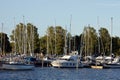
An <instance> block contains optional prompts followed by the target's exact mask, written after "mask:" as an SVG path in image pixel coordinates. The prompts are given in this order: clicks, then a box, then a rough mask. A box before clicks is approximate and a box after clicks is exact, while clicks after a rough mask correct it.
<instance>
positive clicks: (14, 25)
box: [14, 17, 16, 54]
mask: <svg viewBox="0 0 120 80" xmlns="http://www.w3.org/2000/svg"><path fill="white" fill-rule="evenodd" d="M15 27H16V26H15V17H14V28H15ZM14 44H15V45H14V47H15V50H14V51H15V54H16V31H15V30H14Z"/></svg>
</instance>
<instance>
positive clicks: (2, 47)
mask: <svg viewBox="0 0 120 80" xmlns="http://www.w3.org/2000/svg"><path fill="white" fill-rule="evenodd" d="M1 52H2V55H3V23H2V31H1Z"/></svg>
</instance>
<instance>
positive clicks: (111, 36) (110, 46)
mask: <svg viewBox="0 0 120 80" xmlns="http://www.w3.org/2000/svg"><path fill="white" fill-rule="evenodd" d="M112 28H113V17H111V28H110V29H111V45H110V54H111V56H112V30H113V29H112Z"/></svg>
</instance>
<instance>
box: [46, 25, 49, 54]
mask: <svg viewBox="0 0 120 80" xmlns="http://www.w3.org/2000/svg"><path fill="white" fill-rule="evenodd" d="M48 28H49V26H48ZM48 32H49V31H48V29H47V33H46V35H47V55H48V53H49V43H48Z"/></svg>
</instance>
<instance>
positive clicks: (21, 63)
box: [2, 21, 34, 70]
mask: <svg viewBox="0 0 120 80" xmlns="http://www.w3.org/2000/svg"><path fill="white" fill-rule="evenodd" d="M14 22H15V21H14ZM14 26H15V23H14ZM24 35H25V34H24ZM14 38H15V31H14ZM24 41H25V37H24ZM15 49H16V40H15ZM24 52H25V50H24ZM15 53H16V50H15ZM33 68H34V65H33V64H28V63H26V62H25V60H24V59H22V58H21V56H18V55H17V56H15V57H13V56H10V58H9V61H6V62H5V63H3V64H2V69H5V70H32V69H33Z"/></svg>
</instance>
